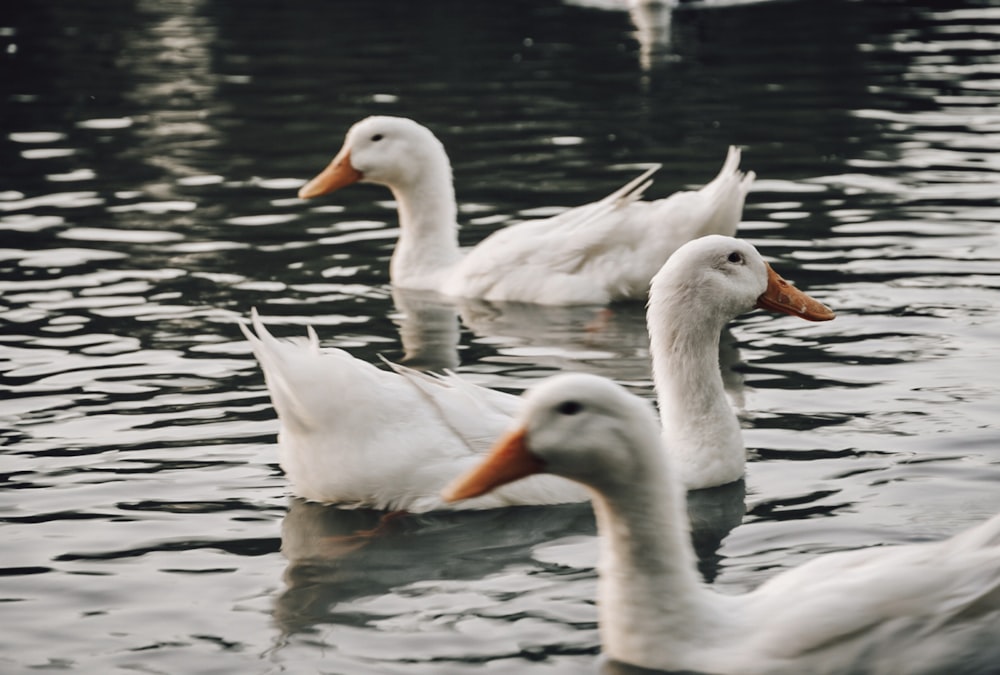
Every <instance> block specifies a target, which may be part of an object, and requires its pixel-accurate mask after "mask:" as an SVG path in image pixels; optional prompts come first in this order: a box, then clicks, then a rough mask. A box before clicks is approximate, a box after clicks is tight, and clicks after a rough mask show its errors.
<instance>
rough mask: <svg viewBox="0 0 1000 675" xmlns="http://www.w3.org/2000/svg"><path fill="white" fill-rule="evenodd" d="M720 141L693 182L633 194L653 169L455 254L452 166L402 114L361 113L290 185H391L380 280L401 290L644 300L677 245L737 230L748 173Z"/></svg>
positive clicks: (304, 192) (564, 301)
mask: <svg viewBox="0 0 1000 675" xmlns="http://www.w3.org/2000/svg"><path fill="white" fill-rule="evenodd" d="M739 162H740V152H739V150H738V149H736V148H735V147H731V148H730V149H729V155H728V157H727V158H726V162H725V164H724V165H723V167H722V170H721V171H720V172H719V175H718V176H717V177H716V178H715V180H713V181H712V182H711V183H709V184H708V185H706V186H705V187H703V188H702V189H700V190H698V191H690V192H678V193H676V194H674V195H671V196H670V197H668V198H666V199H660V200H657V201H652V202H644V201H639V198H640V197H641V196H642V192H643V191H644V190H645V189H646V187H648V185H649V184H650V181H648V180H647V178H648V177H649V175H650V174H652V173H653V172H654V171H655V170H656V168H658V167H656V168H653V169H650V170H649V171H647V172H646V173H644V174H643V175H641V176H639V177H638V178H636V179H635V180H633V181H632V182H630V183H629V184H628V185H626V186H624V187H622V188H621V189H619V190H618V191H617V192H615V193H613V194H611V195H609V196H607V197H605V198H604V199H602V200H601V201H598V202H594V203H592V204H587V205H585V206H581V207H578V208H575V209H572V210H569V211H566V212H565V213H562V214H560V215H558V216H555V217H553V218H547V219H545V220H534V221H528V222H524V223H518V224H516V225H512V226H510V227H506V228H503V229H501V230H499V231H497V232H494V233H493V234H492V235H490V236H489V237H487V238H486V239H484V240H483V241H482V242H480V243H479V245H477V246H475V247H474V248H472V249H470V250H469V251H468V252H467V253H463V252H462V251H461V250H460V249H459V245H458V223H457V220H456V217H457V206H456V204H455V188H454V185H453V183H452V173H451V163H450V162H449V161H448V155H447V154H446V152H445V149H444V146H443V145H442V144H441V142H440V141H439V140H438V139H437V138H436V137H435V136H434V134H433V133H431V131H430V130H429V129H427V128H426V127H424V126H421V125H420V124H418V123H416V122H414V121H413V120H410V119H407V118H403V117H383V116H377V117H368V118H366V119H363V120H361V121H360V122H358V123H356V124H355V125H354V126H353V127H351V129H350V130H349V131H348V132H347V137H346V138H345V140H344V146H343V148H341V150H340V152H339V153H338V154H337V156H336V157H335V158H334V159H333V161H332V162H331V163H330V165H329V166H328V167H327V168H326V169H325V170H324V171H323V172H322V173H320V174H319V175H318V176H316V177H315V178H313V179H312V180H311V181H309V182H308V183H307V184H306V185H304V186H303V187H302V188H301V189H300V190H299V197H300V198H302V199H307V198H310V197H317V196H319V195H323V194H326V193H328V192H332V191H334V190H337V189H339V188H341V187H344V186H346V185H350V184H351V183H355V182H359V181H361V182H367V183H377V184H379V185H385V186H386V187H388V188H389V189H390V190H392V193H393V196H394V197H395V199H396V202H397V206H398V209H399V226H400V227H399V240H398V242H397V243H396V248H395V250H394V251H393V254H392V259H391V261H390V263H389V277H390V280H391V281H392V283H393V285H396V286H399V287H401V288H413V289H421V290H433V291H436V292H438V293H442V294H444V295H447V296H451V297H463V298H482V299H485V300H493V301H497V302H533V303H539V304H545V305H572V304H605V303H608V302H611V301H613V300H621V299H628V298H644V297H645V295H646V289H647V288H648V287H649V280H650V279H651V278H652V276H653V275H654V274H655V273H656V271H657V270H659V269H660V266H661V265H662V264H663V262H664V261H665V260H666V259H667V258H668V257H669V256H670V254H671V253H673V252H674V251H675V250H676V249H677V248H678V247H679V246H680V245H682V244H684V243H685V242H687V241H689V240H691V239H694V238H696V237H700V236H702V235H706V234H725V235H729V236H732V235H734V234H736V227H737V225H738V224H739V221H740V218H741V216H742V212H743V201H744V198H745V197H746V193H747V191H748V190H749V189H750V184H751V183H752V182H753V178H754V175H753V173H752V172H751V173H747V174H743V173H742V172H741V171H739V168H738V167H739Z"/></svg>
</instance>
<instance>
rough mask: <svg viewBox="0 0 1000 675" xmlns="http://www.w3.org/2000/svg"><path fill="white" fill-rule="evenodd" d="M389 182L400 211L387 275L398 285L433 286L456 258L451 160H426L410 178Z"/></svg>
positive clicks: (430, 288) (438, 285)
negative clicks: (420, 168) (419, 169)
mask: <svg viewBox="0 0 1000 675" xmlns="http://www.w3.org/2000/svg"><path fill="white" fill-rule="evenodd" d="M389 187H390V189H391V190H392V194H393V196H394V197H395V198H396V204H397V208H398V211H399V240H398V241H397V243H396V248H395V250H394V251H393V254H392V260H391V261H390V263H389V278H390V280H391V281H392V283H393V284H395V285H397V286H400V287H402V288H418V289H425V290H437V289H439V288H440V286H441V284H442V282H443V279H444V278H445V276H446V275H447V273H448V272H449V271H450V270H451V268H452V267H453V266H454V265H455V264H456V263H457V262H458V260H459V258H460V253H459V249H458V221H457V211H458V207H457V206H456V204H455V188H454V186H453V184H452V176H451V166H450V164H449V163H448V160H447V158H446V157H445V158H444V160H443V161H441V160H438V161H429V162H427V163H426V164H425V166H424V167H423V169H422V170H421V171H420V173H419V174H418V175H417V176H416V177H415V178H414V179H413V180H412V181H408V182H402V183H399V184H395V185H390V186H389Z"/></svg>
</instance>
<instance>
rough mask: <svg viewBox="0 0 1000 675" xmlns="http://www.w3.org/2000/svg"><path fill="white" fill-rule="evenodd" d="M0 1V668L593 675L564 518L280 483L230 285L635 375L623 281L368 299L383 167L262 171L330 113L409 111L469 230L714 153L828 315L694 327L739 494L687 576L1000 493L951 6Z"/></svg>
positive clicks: (378, 328)
mask: <svg viewBox="0 0 1000 675" xmlns="http://www.w3.org/2000/svg"><path fill="white" fill-rule="evenodd" d="M16 5H17V6H16V8H14V9H11V8H8V10H7V11H6V12H5V13H4V16H2V17H0V54H2V55H0V60H2V62H3V63H2V69H3V71H4V72H5V74H6V75H5V77H4V78H3V79H2V81H0V92H2V94H3V95H2V102H0V106H2V107H0V112H2V120H3V126H2V132H3V133H2V138H0V152H2V168H0V236H2V243H0V311H2V314H0V391H2V399H0V439H2V444H3V446H2V447H3V453H2V454H0V475H2V477H3V479H4V480H3V482H2V483H0V516H2V529H0V541H2V542H3V543H2V552H3V558H2V573H3V576H2V582H0V599H2V600H3V602H2V604H0V617H2V619H3V626H4V630H3V632H2V633H0V669H2V670H3V671H4V672H10V673H14V672H26V671H29V670H31V671H32V672H35V671H38V670H41V671H43V672H44V671H46V670H52V671H58V670H64V671H69V672H74V673H84V672H88V673H90V672H92V673H110V672H124V671H127V672H137V671H138V672H148V673H180V672H185V673H195V672H198V673H210V672H220V673H232V672H254V673H257V672H260V673H265V672H266V673H277V672H289V673H303V672H323V673H391V672H408V673H409V672H422V673H448V672H467V671H472V670H477V671H480V670H488V671H489V672H511V673H513V672H517V673H576V672H581V671H584V672H586V671H588V670H591V671H592V670H594V669H596V668H597V664H598V658H597V652H598V639H597V633H596V624H595V616H596V615H595V612H594V606H593V600H592V598H593V592H594V581H595V574H594V571H593V563H594V556H595V546H594V543H595V540H594V530H593V522H592V520H591V516H590V513H589V510H588V508H587V507H585V506H570V507H560V508H552V509H544V508H530V509H517V510H509V511H497V512H486V513H468V514H450V515H425V516H420V517H404V518H400V519H396V520H393V521H390V522H389V523H382V522H381V521H380V519H379V515H380V514H375V513H367V512H350V511H342V510H337V509H335V508H324V507H319V506H316V505H311V504H305V503H300V502H297V501H294V500H290V499H289V498H288V496H287V494H286V488H285V482H284V479H283V477H282V475H281V473H280V470H279V469H278V467H277V464H276V455H275V445H274V434H275V431H276V428H277V425H276V422H275V419H274V413H273V411H272V408H271V406H270V402H269V399H268V397H267V392H266V389H265V387H264V383H263V378H262V376H261V374H260V372H259V371H258V369H257V367H256V364H255V362H254V361H253V359H252V356H251V355H250V352H249V349H248V347H247V345H246V344H245V342H244V341H243V339H242V336H241V335H240V333H239V330H238V329H237V327H236V322H237V321H238V320H239V319H240V318H241V317H245V316H246V315H247V314H248V313H249V310H250V308H251V307H254V306H256V307H258V308H259V310H260V311H261V312H262V313H263V314H264V315H266V316H268V317H270V323H271V324H272V325H273V326H274V330H275V332H276V333H279V334H281V335H298V334H302V333H303V332H304V326H305V325H306V324H312V325H314V326H315V327H316V329H317V330H318V332H319V334H320V337H321V338H322V340H323V342H324V344H327V345H336V346H340V347H344V348H347V349H350V350H351V351H352V352H353V353H354V354H356V355H357V356H359V357H361V358H364V359H368V360H374V359H375V358H376V357H377V355H378V354H383V355H385V356H386V357H388V358H390V359H395V360H402V359H404V358H406V359H409V360H410V361H411V362H412V363H416V364H421V365H424V366H428V367H441V366H451V367H456V368H457V370H458V371H460V372H462V373H463V374H465V375H466V376H467V377H469V378H470V379H472V380H474V381H476V382H479V383H482V384H486V385H489V386H496V387H500V388H504V389H506V390H510V391H518V390H521V389H523V388H524V387H525V386H527V385H528V384H530V382H531V381H532V380H535V379H537V378H539V377H542V376H545V375H548V374H550V373H552V372H555V371H560V370H567V369H573V370H588V371H592V372H599V373H602V374H604V375H607V376H610V377H613V378H615V379H617V380H619V381H621V382H623V383H625V384H627V385H629V386H630V387H631V388H632V389H633V390H634V391H635V392H636V393H639V394H641V395H644V396H647V397H652V391H651V383H650V380H649V369H648V363H647V359H648V353H647V347H646V338H645V334H644V318H643V309H642V307H641V305H636V306H631V305H623V306H620V307H615V308H614V314H613V315H612V316H611V318H610V319H605V320H604V321H603V322H599V323H598V324H596V325H598V326H599V330H594V325H595V324H594V321H595V320H596V319H597V318H598V317H599V316H600V315H599V314H598V313H597V310H596V309H595V308H577V309H556V310H545V311H544V312H538V311H527V310H525V311H523V312H515V311H511V310H506V311H504V310H503V309H501V308H495V307H488V306H482V305H469V306H463V307H461V308H454V307H450V306H448V305H443V304H441V303H440V302H439V301H435V299H434V298H427V297H422V296H419V295H413V294H405V295H403V294H397V297H393V294H392V293H391V291H390V290H389V288H388V286H387V283H386V282H387V259H388V255H389V253H390V251H391V248H392V244H393V241H394V237H395V230H394V228H395V226H396V221H395V212H394V209H393V204H392V203H391V201H390V196H389V194H388V192H387V191H385V190H384V189H381V188H378V187H373V186H361V187H354V188H351V189H349V190H345V191H344V192H342V193H337V194H335V195H333V196H331V197H328V198H324V199H321V200H318V201H316V202H309V203H305V202H300V201H299V200H297V199H296V198H295V190H296V188H297V187H298V185H300V184H301V182H302V181H303V180H305V179H306V178H309V177H310V176H311V175H312V174H313V173H315V172H316V171H317V170H318V169H319V168H320V167H322V166H323V165H324V164H325V163H326V162H327V161H328V160H329V158H330V156H332V154H333V153H334V152H335V151H336V149H337V148H338V147H339V144H340V141H341V138H342V134H343V132H344V131H345V130H346V128H347V127H348V126H349V125H350V124H351V123H352V122H353V121H355V120H356V119H358V118H360V117H362V116H365V115H367V114H371V113H390V114H402V115H406V116H410V117H414V118H416V119H418V120H420V121H421V122H423V123H425V124H427V125H428V126H430V127H431V128H433V129H434V130H435V131H436V132H437V133H438V134H439V136H440V137H441V138H442V140H443V141H444V143H445V144H446V146H447V147H448V149H449V152H450V154H451V156H452V160H453V163H454V166H455V173H456V186H457V190H458V195H459V200H460V202H461V205H462V207H461V208H462V219H463V222H464V223H465V224H466V227H465V228H464V229H463V233H462V237H463V240H464V241H466V242H468V243H471V242H475V241H478V240H479V239H481V238H482V237H483V236H485V234H487V233H488V232H490V231H492V230H493V229H495V228H497V227H500V226H502V225H504V224H507V223H510V222H515V221H517V220H519V219H522V218H525V217H529V216H531V215H534V214H540V213H550V212H553V211H555V210H557V208H556V207H558V208H562V207H568V206H572V205H576V204H580V203H583V202H586V201H589V200H592V199H595V198H597V197H600V196H602V195H603V194H605V193H607V192H609V191H610V190H612V189H613V188H615V187H617V186H618V185H620V184H621V183H623V182H625V181H626V180H627V179H629V178H631V177H632V176H633V175H635V168H636V166H639V165H642V164H645V163H650V162H662V163H663V164H664V168H663V169H662V170H661V172H660V173H659V174H658V177H657V181H656V183H655V184H654V186H653V188H652V189H651V193H652V194H653V196H663V195H666V194H669V193H670V192H672V191H674V190H676V189H679V188H682V187H689V186H694V185H700V184H701V183H703V182H705V181H706V180H708V179H709V178H711V177H712V176H713V175H714V173H715V171H716V170H717V169H718V166H719V164H720V163H721V161H722V158H723V155H724V151H725V147H726V146H727V145H728V144H730V143H734V144H739V145H741V146H743V147H744V148H745V150H744V160H743V164H744V166H745V167H746V168H748V169H752V170H754V171H756V172H757V174H758V176H759V178H758V181H757V182H756V184H755V188H754V190H753V192H752V193H751V194H750V196H749V198H748V200H747V207H746V211H745V224H744V225H743V226H742V232H743V235H744V236H746V237H747V238H749V239H750V240H751V241H753V242H754V243H755V244H757V245H758V246H759V247H760V248H761V249H762V250H763V252H764V253H765V254H766V255H767V256H769V257H770V258H771V259H772V260H773V261H774V264H775V267H776V268H778V269H780V270H781V271H782V272H783V273H785V275H786V276H787V277H789V278H791V279H793V280H795V281H796V282H797V283H798V284H799V285H800V286H802V287H804V288H806V289H807V290H808V291H809V292H811V293H813V294H814V295H816V296H817V297H819V298H821V299H822V300H824V301H825V302H827V303H828V304H829V305H830V306H831V307H833V308H834V309H836V310H837V312H838V318H837V319H836V321H834V322H831V323H825V324H806V323H804V322H799V321H796V320H794V319H792V318H787V317H786V318H774V317H770V316H765V315H763V314H750V315H747V316H745V317H742V318H740V319H739V320H737V321H736V322H735V323H734V324H733V326H732V328H731V336H732V340H731V342H732V343H733V346H732V347H731V348H727V349H726V351H725V352H724V353H723V355H722V357H723V361H724V363H726V364H730V365H731V370H730V371H729V373H728V375H727V378H728V386H729V389H730V393H731V394H732V395H733V398H734V401H735V402H736V403H737V405H738V406H739V407H740V409H741V415H742V417H743V419H744V423H745V436H746V440H747V443H748V447H750V448H751V449H752V450H751V455H752V456H751V464H750V465H749V473H748V478H747V482H746V493H745V499H744V493H743V492H742V490H741V489H738V490H737V491H736V492H735V493H734V492H733V491H732V490H730V491H728V492H727V491H723V492H722V493H719V494H715V495H713V496H710V498H709V499H708V500H707V502H708V503H707V505H702V506H701V507H698V506H697V505H692V508H703V509H708V512H709V517H710V520H711V521H712V522H713V523H715V525H716V526H717V528H716V530H715V531H711V529H709V531H707V532H703V533H702V536H701V537H700V538H699V541H698V545H699V552H700V555H701V558H702V572H703V574H704V575H705V576H706V578H708V579H711V580H713V583H714V584H715V585H716V586H717V587H719V588H720V589H721V590H723V591H725V592H736V591H739V590H743V589H746V588H750V587H753V586H755V585H756V584H758V583H760V582H761V581H763V580H764V579H767V578H769V577H770V576H772V575H773V574H775V573H776V572H778V571H779V570H781V569H783V568H788V567H791V566H794V565H797V564H799V563H801V562H803V561H805V560H807V559H809V558H811V557H813V556H815V555H817V554H819V553H822V552H824V551H830V550H836V549H844V548H854V547H860V546H869V545H878V544H882V543H896V542H903V541H912V540H920V539H927V538H937V537H942V536H945V535H947V534H949V533H952V532H955V531H957V530H959V529H961V528H963V527H966V526H968V525H971V524H973V523H975V522H978V521H980V520H981V519H983V518H984V517H986V516H987V515H990V514H992V513H994V512H996V511H997V510H1000V490H998V489H997V481H998V479H1000V427H998V411H1000V381H998V375H997V373H998V372H1000V318H998V310H1000V205H998V194H1000V152H998V151H1000V43H998V41H997V36H998V33H1000V8H997V7H995V6H991V3H987V2H975V1H973V0H965V1H964V2H957V3H956V2H947V3H946V2H934V1H931V0H923V1H921V2H906V3H904V2H897V1H892V0H880V1H873V2H846V1H840V0H830V1H829V2H808V1H806V0H799V1H797V2H759V3H737V4H736V5H734V6H730V7H717V6H700V5H698V4H693V5H685V6H683V7H681V8H679V9H677V10H675V11H673V12H669V11H658V12H646V13H639V12H634V13H632V14H630V13H629V12H628V11H625V10H624V9H619V8H616V7H615V3H612V2H610V1H605V2H596V1H592V2H582V1H578V2H564V3H562V2H556V1H555V0H533V1H531V2H528V1H526V0H525V1H517V0H511V1H509V2H502V3H498V2H487V1H485V0H484V1H482V2H463V1H459V0H452V1H443V2H434V3H411V2H408V1H406V0H394V1H389V0H382V1H377V2H372V1H371V0H356V1H348V0H339V1H338V2H336V3H324V2H305V1H299V2H297V1H295V0H292V1H291V2H282V3H271V2H265V1H264V0H254V1H248V2H240V3H222V2H212V1H210V0H158V1H157V2H152V1H149V0H115V1H107V0H101V1H100V2H97V1H96V0H72V1H70V0H42V1H39V2H32V3H16ZM12 7H13V6H12ZM457 311H460V312H461V313H462V319H463V321H462V323H461V324H459V323H458V322H457V321H456V318H455V317H456V312H457ZM739 487H740V488H741V487H742V486H739ZM744 503H745V509H746V512H745V514H744V513H743V510H744ZM713 509H714V511H713ZM741 518H742V522H743V524H742V525H741V526H739V527H736V528H735V529H733V530H732V531H731V532H729V531H728V530H729V528H730V527H732V526H734V525H736V524H737V523H738V522H739V521H740V519H741ZM373 528H376V532H377V536H374V537H372V536H365V533H366V532H367V531H369V530H371V529H373ZM727 533H728V536H727Z"/></svg>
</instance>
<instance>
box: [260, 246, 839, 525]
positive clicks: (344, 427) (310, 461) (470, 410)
mask: <svg viewBox="0 0 1000 675" xmlns="http://www.w3.org/2000/svg"><path fill="white" fill-rule="evenodd" d="M755 306H761V307H765V308H767V309H771V310H773V311H778V312H784V313H788V314H794V315H797V316H800V317H802V318H805V319H809V320H827V319H831V318H833V313H832V312H830V310H829V309H827V308H826V307H825V306H823V305H822V304H820V303H819V302H817V301H815V300H813V299H812V298H810V297H809V296H808V295H806V294H805V293H802V292H801V291H798V290H796V289H794V288H793V287H791V286H788V285H787V283H786V282H784V280H782V279H781V278H780V277H779V276H778V275H777V274H776V273H774V271H773V270H771V268H770V267H769V266H768V265H767V264H766V263H765V262H764V260H763V258H761V256H760V254H759V253H758V252H757V250H756V249H755V248H754V247H753V246H752V245H750V244H749V243H747V242H744V241H741V240H738V239H733V238H730V237H722V236H718V235H715V236H710V237H704V238H702V239H698V240H695V241H693V242H690V243H688V244H687V245H685V246H684V247H682V248H681V249H680V250H679V251H678V252H677V253H676V254H675V255H674V256H673V257H672V258H671V259H670V260H669V261H668V262H667V263H666V264H665V265H664V266H663V269H662V270H661V271H660V273H659V274H657V275H656V278H655V279H654V281H653V283H652V286H651V288H650V301H649V308H648V312H647V324H648V327H649V332H650V336H651V355H652V359H653V371H654V379H655V384H656V389H657V393H658V395H659V397H660V405H661V408H662V409H663V417H664V421H665V427H664V435H665V438H666V439H667V441H668V443H669V447H670V448H671V451H672V452H674V453H675V454H676V456H677V461H678V465H679V467H680V468H681V471H682V474H683V479H684V481H685V484H686V485H687V487H689V488H691V489H694V488H702V487H709V486H713V485H721V484H724V483H728V482H731V481H734V480H737V479H739V478H740V477H741V476H742V475H743V471H744V466H745V462H746V457H745V455H746V453H745V449H744V446H743V440H742V436H741V434H740V428H739V423H738V421H737V419H736V416H735V415H734V413H733V411H732V408H731V407H730V404H729V401H728V399H727V398H726V394H725V390H724V388H723V383H722V376H721V373H720V371H719V363H718V353H719V352H718V350H719V334H720V331H721V330H722V328H723V326H724V325H725V324H726V322H728V321H729V320H731V319H732V318H733V317H734V316H736V315H738V314H741V313H743V312H746V311H749V310H751V309H753V308H754V307H755ZM252 322H253V328H254V331H255V333H256V334H255V333H254V332H252V331H251V330H250V329H249V328H248V327H246V326H244V325H241V328H242V330H243V332H244V334H245V335H246V337H247V339H248V340H249V341H250V344H251V345H252V347H253V351H254V354H255V355H256V357H257V360H258V362H259V363H260V365H261V368H262V370H263V371H264V376H265V379H266V381H267V386H268V389H269V391H270V394H271V400H272V402H273V404H274V407H275V410H276V411H277V413H278V417H279V419H280V421H281V431H280V434H279V440H278V447H279V453H280V462H281V466H282V468H283V469H284V471H285V473H286V474H287V476H288V479H289V482H290V483H291V489H292V492H293V493H294V494H295V495H297V496H299V497H303V498H306V499H309V500H313V501H319V502H336V503H342V504H347V505H355V506H369V507H373V508H380V509H402V510H409V511H428V510H433V509H439V508H448V505H446V504H445V503H444V502H443V501H442V500H441V498H440V495H439V493H440V490H441V488H442V487H443V486H444V485H446V484H447V483H448V482H449V481H450V480H452V479H453V478H454V477H455V476H457V475H459V474H460V473H461V472H462V471H464V470H466V469H467V468H469V467H470V466H472V465H473V464H474V463H475V462H476V461H478V460H479V459H480V458H481V457H482V454H483V453H484V452H485V451H486V450H487V449H488V447H489V445H490V443H491V442H492V441H493V440H494V439H495V438H496V437H497V436H498V435H499V434H500V433H501V432H502V431H503V429H504V428H505V427H506V426H507V425H508V424H509V423H510V421H511V419H512V417H513V415H514V414H515V413H516V412H517V411H518V410H519V409H520V407H521V399H520V398H518V397H516V396H513V395H511V394H506V393H502V392H497V391H493V390H490V389H486V388H484V387H480V386H477V385H474V384H471V383H469V382H467V381H465V380H463V379H462V378H460V377H458V376H456V375H450V374H449V375H441V376H438V375H428V374H425V373H420V372H417V371H413V370H410V369H408V368H404V367H402V366H395V365H391V364H390V370H383V369H380V368H377V367H375V366H374V365H372V364H370V363H366V362H364V361H361V360H359V359H356V358H354V357H352V356H351V355H350V354H348V353H347V352H345V351H343V350H340V349H326V350H323V349H320V347H319V344H318V340H317V338H316V334H315V332H314V331H312V329H310V330H309V342H308V343H307V344H301V343H293V342H288V341H280V340H277V339H275V338H274V337H273V336H271V334H270V333H268V332H267V329H266V328H265V327H264V325H263V323H262V322H261V320H260V318H259V317H258V316H257V314H256V312H254V314H253V317H252ZM584 499H586V494H585V492H584V491H583V490H582V489H581V488H580V487H579V486H577V485H574V484H572V483H570V482H568V481H562V480H561V479H558V478H553V477H539V478H537V479H533V480H531V481H526V482H524V483H519V484H517V485H512V486H509V487H507V488H504V489H502V490H499V491H497V492H496V493H493V494H491V495H489V496H486V497H483V498H481V499H480V500H477V501H472V502H469V503H467V504H462V505H460V506H459V508H491V507H498V506H506V505H513V504H552V503H561V502H572V501H582V500H584Z"/></svg>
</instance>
